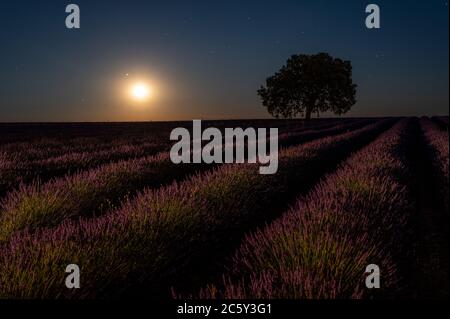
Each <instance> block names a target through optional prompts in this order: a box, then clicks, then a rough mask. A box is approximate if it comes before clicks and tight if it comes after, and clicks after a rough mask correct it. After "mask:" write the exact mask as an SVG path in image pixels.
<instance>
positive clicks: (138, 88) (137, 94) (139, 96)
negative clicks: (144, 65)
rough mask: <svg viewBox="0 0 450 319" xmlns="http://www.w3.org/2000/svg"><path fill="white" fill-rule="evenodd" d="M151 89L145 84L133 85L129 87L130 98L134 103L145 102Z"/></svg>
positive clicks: (149, 95)
mask: <svg viewBox="0 0 450 319" xmlns="http://www.w3.org/2000/svg"><path fill="white" fill-rule="evenodd" d="M151 94H152V89H151V87H150V86H148V85H147V84H145V83H135V84H134V85H132V87H131V96H132V98H133V99H134V100H136V101H145V100H147V99H148V98H150V97H151Z"/></svg>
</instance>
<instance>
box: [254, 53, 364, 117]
mask: <svg viewBox="0 0 450 319" xmlns="http://www.w3.org/2000/svg"><path fill="white" fill-rule="evenodd" d="M258 95H259V96H260V97H261V99H262V103H263V105H264V106H265V107H266V108H267V110H268V112H269V113H270V114H271V115H272V116H274V117H277V118H279V117H284V118H292V117H295V116H297V115H302V116H303V115H304V116H305V118H306V119H309V118H311V114H312V113H318V114H319V113H320V112H326V111H331V112H333V113H335V114H338V115H341V114H344V113H346V112H348V111H349V110H350V108H351V107H352V106H353V105H354V104H355V103H356V99H355V95H356V85H355V84H353V80H352V65H351V63H350V61H344V60H341V59H337V58H333V57H331V56H330V55H329V54H328V53H319V54H315V55H305V54H301V55H293V56H291V57H290V58H289V59H288V60H287V63H286V65H285V66H283V67H282V68H281V70H280V71H278V72H277V73H275V74H274V75H273V76H271V77H269V78H267V80H266V85H265V86H261V88H260V89H259V90H258Z"/></svg>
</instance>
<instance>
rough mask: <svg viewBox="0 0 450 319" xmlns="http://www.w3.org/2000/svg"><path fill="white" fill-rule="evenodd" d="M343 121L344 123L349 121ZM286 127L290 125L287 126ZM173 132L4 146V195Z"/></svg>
mask: <svg viewBox="0 0 450 319" xmlns="http://www.w3.org/2000/svg"><path fill="white" fill-rule="evenodd" d="M352 121H355V120H351V119H350V120H343V121H340V123H339V124H340V125H342V124H344V123H345V122H352ZM336 125H338V123H337V121H335V120H334V121H333V120H329V121H326V122H325V123H322V124H319V125H316V126H313V127H311V126H310V125H302V126H293V127H291V128H289V130H286V128H285V127H283V128H282V132H285V133H287V132H291V133H294V134H293V135H294V138H295V135H296V134H297V133H299V132H302V131H307V130H314V131H318V130H322V129H327V128H330V127H332V126H336ZM284 126H287V124H286V125H284ZM168 137H169V133H168V132H166V134H165V135H164V136H161V133H158V135H156V136H154V135H152V136H145V135H144V136H139V137H133V138H131V139H130V140H129V141H124V139H123V138H120V139H118V140H115V141H109V140H106V141H105V140H99V141H96V139H95V138H92V139H91V140H90V143H88V141H89V140H86V139H82V143H77V141H79V139H76V140H75V141H73V140H72V141H70V143H68V144H67V145H66V144H62V143H57V142H55V141H53V143H51V142H45V141H44V142H43V143H35V144H33V143H18V144H11V145H6V146H3V147H2V150H0V196H1V195H2V194H4V193H5V192H7V191H8V190H11V189H14V188H17V186H18V185H19V184H21V183H25V184H27V183H30V182H32V181H33V180H36V179H39V180H41V181H47V180H49V179H50V178H53V177H57V176H62V175H65V174H69V175H70V174H74V173H75V172H78V171H82V170H86V169H91V168H95V167H98V166H100V165H102V164H107V163H113V162H117V161H121V160H128V159H134V158H140V157H144V156H149V155H154V154H156V153H157V152H161V151H164V150H166V151H167V150H168V149H169V147H170V141H169V139H168Z"/></svg>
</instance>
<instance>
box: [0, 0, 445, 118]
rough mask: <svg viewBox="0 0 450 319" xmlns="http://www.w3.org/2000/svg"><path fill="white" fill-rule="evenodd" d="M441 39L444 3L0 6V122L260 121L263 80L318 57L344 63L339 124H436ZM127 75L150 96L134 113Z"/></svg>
mask: <svg viewBox="0 0 450 319" xmlns="http://www.w3.org/2000/svg"><path fill="white" fill-rule="evenodd" d="M69 3H76V4H78V5H79V6H80V9H81V29H79V30H68V29H66V27H65V19H66V16H67V13H65V7H66V5H67V4H69ZM370 3H376V4H378V5H379V6H380V8H381V29H379V30H374V29H372V30H369V29H367V28H366V27H365V18H366V16H367V14H366V13H365V7H366V5H368V4H370ZM448 37H449V35H448V2H447V1H445V0H442V1H441V0H431V1H379V0H373V1H321V0H315V1H312V0H311V1H302V0H295V1H261V0H259V1H243V0H241V1H231V0H227V1H213V0H209V1H193V2H192V3H189V2H188V1H178V2H176V1H158V2H156V1H137V0H135V1H130V0H128V1H125V0H123V1H100V0H90V1H82V0H73V1H58V0H51V1H43V0H41V1H31V0H29V1H20V0H17V1H16V0H15V1H2V2H1V4H0V42H1V50H0V122H8V121H135V120H137V121H146V120H176V119H187V120H189V119H193V118H202V119H219V118H220V119H222V118H235V119H238V118H265V117H269V116H268V114H267V112H266V110H265V109H264V108H263V107H262V105H261V102H260V100H259V97H258V96H257V94H256V90H257V89H258V88H259V86H260V85H262V84H264V82H265V79H266V77H268V76H270V75H272V74H273V73H274V72H275V71H277V70H278V69H279V68H280V67H281V66H282V65H283V64H284V63H285V62H286V59H287V58H288V57H290V56H291V55H292V54H300V53H306V54H312V53H318V52H328V53H330V54H331V55H333V56H334V57H340V58H343V59H346V60H350V61H351V62H352V65H353V78H354V82H355V83H356V84H358V92H357V100H358V102H357V104H356V105H354V106H353V109H352V111H351V112H349V113H348V114H347V116H386V115H393V116H397V115H423V114H424V115H437V114H440V115H447V114H448V112H449V106H448V105H449V97H448V96H449V95H448V85H449V76H448V74H449V73H448V72H449V46H448ZM138 78H145V79H148V80H149V81H150V82H151V83H152V84H153V85H154V86H155V88H156V92H157V93H156V95H155V97H154V98H153V99H151V101H148V102H147V103H146V104H145V105H142V104H140V105H136V103H133V101H130V100H127V99H126V98H125V97H124V94H123V90H124V87H125V86H126V85H127V83H129V81H132V80H133V79H138Z"/></svg>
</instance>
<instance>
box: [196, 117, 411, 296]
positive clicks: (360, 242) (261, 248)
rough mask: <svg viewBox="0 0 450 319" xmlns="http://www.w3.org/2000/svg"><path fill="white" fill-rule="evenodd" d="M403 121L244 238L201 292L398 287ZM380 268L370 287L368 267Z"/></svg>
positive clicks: (403, 218)
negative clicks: (216, 280) (217, 280)
mask: <svg viewBox="0 0 450 319" xmlns="http://www.w3.org/2000/svg"><path fill="white" fill-rule="evenodd" d="M413 124H414V122H413V121H412V120H409V119H405V120H402V121H401V122H399V123H398V124H396V125H395V126H394V127H393V128H391V129H390V130H389V131H387V132H386V133H384V134H383V135H381V136H380V137H379V138H378V139H377V140H375V141H374V142H373V143H371V144H370V145H368V146H366V147H365V148H364V149H362V150H361V151H359V152H358V153H356V154H354V155H353V156H352V157H351V158H349V159H348V160H347V161H345V162H344V163H343V164H342V165H341V166H340V168H339V169H338V170H337V171H336V172H334V173H333V174H330V175H329V176H327V178H326V179H324V180H323V181H322V182H320V183H319V184H318V185H316V187H314V188H313V189H312V190H311V191H310V193H309V194H308V195H307V196H305V197H301V198H299V200H298V202H297V203H296V205H295V206H294V207H293V208H291V209H290V210H289V211H288V212H286V213H285V214H284V215H283V216H282V217H280V218H279V219H277V220H275V221H274V222H273V223H271V224H270V225H268V226H266V227H265V228H263V229H261V230H258V231H256V232H254V233H252V234H250V235H248V236H247V237H246V239H245V240H244V242H243V243H242V245H241V247H240V248H239V249H238V250H237V252H236V253H235V255H234V258H233V261H232V265H231V266H230V271H229V273H227V274H225V275H224V276H223V278H224V282H223V284H221V285H219V286H214V285H209V286H208V287H205V288H203V289H202V290H201V292H200V293H199V294H197V295H196V296H197V297H202V298H205V297H206V298H362V297H371V296H374V294H375V292H376V293H377V294H378V295H379V294H383V293H387V292H388V293H391V294H395V292H398V290H399V288H401V285H402V280H401V277H402V273H401V271H400V268H401V267H400V266H399V263H400V262H401V260H404V259H405V257H406V253H405V252H406V251H407V249H404V248H405V246H406V245H407V243H408V240H407V238H406V235H407V234H408V227H409V226H408V221H409V219H410V218H409V215H410V213H411V208H412V206H411V205H412V200H411V197H410V193H409V192H408V185H407V183H405V181H407V180H408V174H409V172H408V168H407V160H406V158H405V154H406V151H405V148H406V146H407V145H408V143H409V142H410V141H409V139H410V136H411V135H410V133H411V131H412V129H413ZM369 264H376V265H378V266H379V267H380V269H381V274H382V289H380V290H377V289H372V290H370V289H367V288H366V286H365V274H364V273H365V269H366V266H367V265H369Z"/></svg>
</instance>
